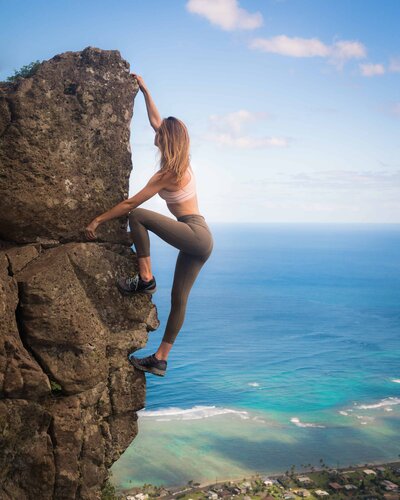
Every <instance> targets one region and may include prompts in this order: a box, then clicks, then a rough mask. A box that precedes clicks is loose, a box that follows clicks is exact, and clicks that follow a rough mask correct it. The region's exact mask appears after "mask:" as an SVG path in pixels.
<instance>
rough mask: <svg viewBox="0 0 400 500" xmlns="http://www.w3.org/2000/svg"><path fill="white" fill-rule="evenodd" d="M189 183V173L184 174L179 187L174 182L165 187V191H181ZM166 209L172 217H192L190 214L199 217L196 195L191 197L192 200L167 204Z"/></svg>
mask: <svg viewBox="0 0 400 500" xmlns="http://www.w3.org/2000/svg"><path fill="white" fill-rule="evenodd" d="M189 182H190V176H189V172H186V174H185V179H184V180H182V181H181V183H180V184H179V185H178V184H176V183H174V182H171V184H170V185H169V186H167V188H166V190H167V191H178V190H179V189H182V188H183V187H185V186H187V184H189ZM182 184H183V185H182ZM167 207H168V210H169V211H170V212H171V214H172V215H174V216H175V217H182V215H192V214H197V215H201V213H200V211H199V206H198V202H197V195H195V196H193V197H192V198H190V199H189V200H186V201H179V202H177V203H168V202H167Z"/></svg>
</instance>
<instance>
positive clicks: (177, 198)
mask: <svg viewBox="0 0 400 500" xmlns="http://www.w3.org/2000/svg"><path fill="white" fill-rule="evenodd" d="M187 171H188V172H189V175H190V180H189V182H188V183H187V184H185V185H184V186H183V187H182V188H181V189H178V190H174V191H171V190H168V189H161V190H160V191H159V192H158V194H159V195H160V197H161V198H163V199H164V200H165V201H166V202H167V203H180V202H182V201H185V200H189V199H190V198H193V197H194V196H196V179H195V176H194V172H193V170H192V167H191V166H190V165H189V167H188V170H187Z"/></svg>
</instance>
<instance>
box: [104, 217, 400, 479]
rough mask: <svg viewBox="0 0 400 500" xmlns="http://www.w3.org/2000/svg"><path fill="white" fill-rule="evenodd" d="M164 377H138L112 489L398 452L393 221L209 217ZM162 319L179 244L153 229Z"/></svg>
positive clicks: (399, 304) (397, 231) (398, 277)
mask: <svg viewBox="0 0 400 500" xmlns="http://www.w3.org/2000/svg"><path fill="white" fill-rule="evenodd" d="M208 224H209V226H210V229H211V231H212V233H213V236H214V250H213V253H212V255H211V257H210V258H209V260H208V261H207V262H206V264H205V265H204V267H203V269H202V270H201V272H200V275H199V276H198V278H197V281H196V282H195V284H194V286H193V288H192V290H191V294H190V297H189V302H188V306H187V311H186V318H185V322H184V324H183V327H182V329H181V331H180V332H179V334H178V337H177V339H176V341H175V344H174V346H173V348H172V350H171V353H170V356H169V359H168V368H167V374H166V376H165V377H164V378H162V377H156V376H154V375H151V374H146V378H147V402H146V407H145V408H144V409H143V410H140V411H139V412H138V416H139V420H138V424H139V434H138V436H137V437H136V438H135V439H134V441H133V442H132V444H131V446H130V447H129V448H128V449H127V450H126V451H125V453H124V454H123V455H122V456H121V457H120V459H119V460H118V461H117V462H115V463H114V464H113V466H112V468H111V474H112V475H111V480H112V483H113V484H114V485H115V486H116V487H117V489H121V488H129V487H133V486H139V485H142V484H144V483H152V484H155V485H164V486H173V485H180V484H185V483H187V481H189V480H194V481H198V482H200V483H206V482H213V481H215V480H217V481H218V480H223V479H240V478H243V477H246V476H249V475H252V474H255V473H261V474H269V473H270V474H272V473H278V472H285V471H286V470H288V469H290V467H291V466H293V465H294V466H295V471H297V472H298V471H301V470H305V469H306V468H308V467H309V466H315V467H319V466H320V465H321V463H325V464H327V465H329V466H332V467H343V466H351V465H357V464H364V463H380V462H384V461H390V460H398V457H399V454H400V440H399V436H400V423H399V422H400V419H399V417H400V358H399V354H400V225H396V224H382V225H379V224H289V223H287V224H274V223H270V224H250V223H249V224H223V223H214V224H212V223H208ZM150 239H151V252H152V263H153V264H152V265H153V269H152V270H153V274H154V276H155V277H156V280H157V286H158V291H157V292H156V294H154V295H153V298H152V300H153V302H154V303H155V304H156V306H157V310H158V316H159V318H160V321H161V325H160V327H159V329H158V330H156V331H154V332H150V333H149V342H148V344H147V346H146V347H145V348H144V349H141V350H139V351H137V355H138V356H140V357H141V356H145V355H147V354H150V353H152V352H154V351H155V350H156V348H157V347H158V344H159V342H160V340H161V337H162V335H163V332H164V328H165V324H166V320H167V317H168V313H169V304H170V291H171V285H172V278H173V272H174V267H175V261H176V256H177V254H178V250H177V249H175V248H173V247H171V246H169V245H168V244H167V243H165V242H164V241H162V240H161V239H159V238H158V237H157V236H156V235H154V234H152V233H151V234H150Z"/></svg>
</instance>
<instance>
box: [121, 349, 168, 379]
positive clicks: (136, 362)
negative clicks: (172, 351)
mask: <svg viewBox="0 0 400 500" xmlns="http://www.w3.org/2000/svg"><path fill="white" fill-rule="evenodd" d="M128 360H129V363H131V365H133V366H134V367H135V368H138V369H139V370H142V371H144V372H149V373H153V374H154V375H158V376H159V377H163V376H164V375H165V371H166V369H167V361H166V360H165V359H157V358H156V357H155V355H154V354H150V356H146V357H144V358H136V357H135V356H134V355H133V353H131V354H129V355H128Z"/></svg>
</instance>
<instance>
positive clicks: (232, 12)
mask: <svg viewBox="0 0 400 500" xmlns="http://www.w3.org/2000/svg"><path fill="white" fill-rule="evenodd" d="M186 9H187V10H188V11H189V12H191V13H192V14H198V15H200V16H203V17H205V18H206V19H208V20H209V21H210V22H211V23H212V24H215V25H216V26H219V27H220V28H222V29H223V30H225V31H233V30H253V29H256V28H259V27H260V26H262V24H263V17H262V14H261V13H260V12H255V13H253V14H251V13H249V12H247V11H246V10H245V9H242V8H241V7H239V5H238V2H237V0H189V1H188V2H187V4H186Z"/></svg>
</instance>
